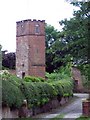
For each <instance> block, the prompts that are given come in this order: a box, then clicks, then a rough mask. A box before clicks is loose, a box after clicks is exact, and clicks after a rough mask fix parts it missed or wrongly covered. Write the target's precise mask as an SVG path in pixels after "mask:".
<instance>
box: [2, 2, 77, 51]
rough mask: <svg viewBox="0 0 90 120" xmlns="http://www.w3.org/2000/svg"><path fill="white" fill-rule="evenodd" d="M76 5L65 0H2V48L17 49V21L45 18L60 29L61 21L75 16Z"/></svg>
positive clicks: (48, 22)
mask: <svg viewBox="0 0 90 120" xmlns="http://www.w3.org/2000/svg"><path fill="white" fill-rule="evenodd" d="M74 9H76V8H75V7H74V6H72V5H70V4H69V3H67V2H65V0H0V44H1V45H2V47H3V49H2V50H8V52H15V51H16V22H17V21H21V20H26V19H32V20H33V19H37V20H45V21H46V23H47V24H50V25H52V26H54V27H55V28H56V29H58V30H60V29H61V26H60V25H59V21H60V20H63V19H65V18H68V19H69V18H71V17H72V16H73V10H74Z"/></svg>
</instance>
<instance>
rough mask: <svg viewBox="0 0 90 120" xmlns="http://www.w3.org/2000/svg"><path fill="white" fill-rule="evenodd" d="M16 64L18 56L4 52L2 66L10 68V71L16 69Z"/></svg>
mask: <svg viewBox="0 0 90 120" xmlns="http://www.w3.org/2000/svg"><path fill="white" fill-rule="evenodd" d="M15 64H16V55H15V53H13V52H11V53H6V51H2V66H3V67H6V68H9V69H15Z"/></svg>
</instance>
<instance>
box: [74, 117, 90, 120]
mask: <svg viewBox="0 0 90 120" xmlns="http://www.w3.org/2000/svg"><path fill="white" fill-rule="evenodd" d="M76 120H90V117H85V116H81V117H79V118H77V119H76Z"/></svg>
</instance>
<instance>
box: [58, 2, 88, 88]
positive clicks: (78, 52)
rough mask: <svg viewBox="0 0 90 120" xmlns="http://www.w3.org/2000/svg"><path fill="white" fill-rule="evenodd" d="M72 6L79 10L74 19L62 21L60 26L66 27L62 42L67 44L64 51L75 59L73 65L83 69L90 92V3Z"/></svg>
mask: <svg viewBox="0 0 90 120" xmlns="http://www.w3.org/2000/svg"><path fill="white" fill-rule="evenodd" d="M71 4H73V5H74V6H77V7H79V10H78V11H74V14H73V16H74V17H73V18H71V19H70V20H67V19H65V20H62V21H60V24H61V25H64V27H63V31H62V34H63V37H62V40H64V41H65V43H66V45H65V47H64V50H66V51H67V55H69V56H70V57H72V58H73V59H72V60H73V64H75V65H78V66H79V68H81V70H82V73H83V74H84V75H85V76H86V80H87V85H88V89H89V90H90V64H89V63H90V57H89V56H90V55H89V50H90V47H89V44H90V40H89V39H90V35H89V30H90V17H89V15H90V7H89V6H90V1H88V2H75V3H74V2H72V3H71ZM67 55H66V56H67Z"/></svg>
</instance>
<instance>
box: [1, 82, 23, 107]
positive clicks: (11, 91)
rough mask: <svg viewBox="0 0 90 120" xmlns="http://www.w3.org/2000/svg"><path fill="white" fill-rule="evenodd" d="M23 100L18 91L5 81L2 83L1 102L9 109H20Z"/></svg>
mask: <svg viewBox="0 0 90 120" xmlns="http://www.w3.org/2000/svg"><path fill="white" fill-rule="evenodd" d="M24 99H25V97H24V95H23V94H22V92H21V91H20V89H19V88H18V87H17V86H16V85H14V84H12V83H11V82H9V81H7V80H3V81H2V102H3V103H5V104H8V105H9V106H10V107H12V106H14V107H20V105H21V104H22V101H23V100H24Z"/></svg>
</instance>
